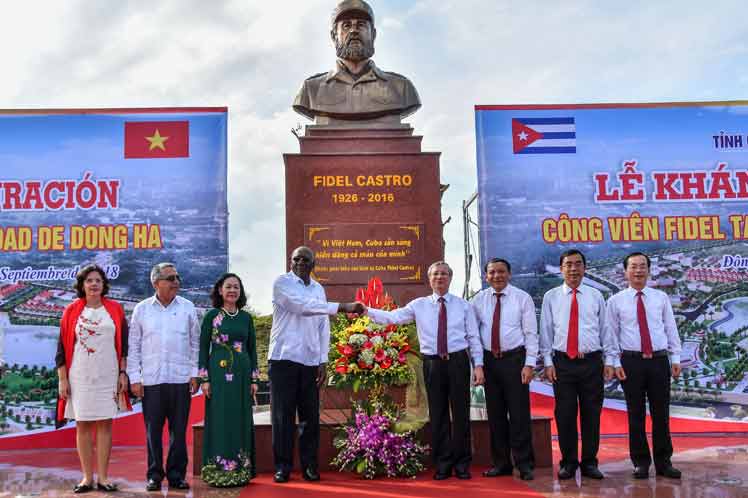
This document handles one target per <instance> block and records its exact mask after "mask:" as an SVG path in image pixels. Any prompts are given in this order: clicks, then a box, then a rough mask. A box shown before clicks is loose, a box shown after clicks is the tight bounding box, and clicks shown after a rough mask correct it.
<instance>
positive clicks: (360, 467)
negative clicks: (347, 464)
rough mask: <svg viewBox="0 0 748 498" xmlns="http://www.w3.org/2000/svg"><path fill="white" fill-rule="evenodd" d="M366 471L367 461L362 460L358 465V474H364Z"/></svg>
mask: <svg viewBox="0 0 748 498" xmlns="http://www.w3.org/2000/svg"><path fill="white" fill-rule="evenodd" d="M364 470H366V460H361V461H360V462H358V464H356V473H358V474H362V473H363V472H364Z"/></svg>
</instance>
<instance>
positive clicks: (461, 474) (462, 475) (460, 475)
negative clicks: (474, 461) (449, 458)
mask: <svg viewBox="0 0 748 498" xmlns="http://www.w3.org/2000/svg"><path fill="white" fill-rule="evenodd" d="M455 476H457V479H471V478H472V477H473V476H471V475H470V471H469V470H455Z"/></svg>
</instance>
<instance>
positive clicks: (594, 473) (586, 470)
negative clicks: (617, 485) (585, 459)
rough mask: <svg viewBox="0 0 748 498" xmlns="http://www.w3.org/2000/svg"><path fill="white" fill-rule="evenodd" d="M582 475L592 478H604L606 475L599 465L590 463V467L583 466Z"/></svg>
mask: <svg viewBox="0 0 748 498" xmlns="http://www.w3.org/2000/svg"><path fill="white" fill-rule="evenodd" d="M582 476H584V477H589V478H590V479H603V478H604V477H605V476H604V475H603V473H602V472H600V469H598V468H597V466H596V465H595V466H592V465H590V466H589V467H582Z"/></svg>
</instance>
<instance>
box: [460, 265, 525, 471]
mask: <svg viewBox="0 0 748 498" xmlns="http://www.w3.org/2000/svg"><path fill="white" fill-rule="evenodd" d="M484 272H485V275H486V277H485V278H486V282H488V284H489V285H490V287H489V288H487V289H484V290H482V291H480V292H479V293H478V294H476V295H475V297H473V299H472V300H471V301H470V303H471V304H472V305H473V309H474V310H475V315H476V317H477V319H478V325H479V328H480V339H481V342H482V343H483V370H484V374H485V377H486V379H485V384H484V388H485V390H486V408H487V410H488V427H489V431H490V434H491V460H492V461H493V466H492V467H491V468H490V469H488V470H487V471H485V472H484V473H483V475H484V476H485V477H498V476H504V475H512V470H513V469H512V459H511V456H514V464H515V465H516V467H517V468H518V469H519V476H520V478H521V479H522V480H525V481H529V480H532V479H533V472H532V469H533V467H534V465H535V457H534V455H533V451H532V427H531V419H530V389H529V387H530V381H531V380H532V376H533V370H534V368H535V364H536V363H537V356H538V323H537V318H536V317H535V304H534V303H533V302H532V297H530V295H529V294H528V293H527V292H525V291H523V290H522V289H518V288H517V287H514V286H513V285H510V284H509V281H510V280H511V278H512V267H511V265H510V264H509V261H507V260H505V259H501V258H491V259H489V260H488V262H487V263H486V266H485V268H484Z"/></svg>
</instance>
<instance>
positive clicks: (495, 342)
mask: <svg viewBox="0 0 748 498" xmlns="http://www.w3.org/2000/svg"><path fill="white" fill-rule="evenodd" d="M503 295H504V293H503V292H500V293H498V294H497V293H494V296H496V306H494V308H493V322H492V323H491V353H493V355H494V357H495V358H498V357H499V356H501V296H503Z"/></svg>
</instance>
